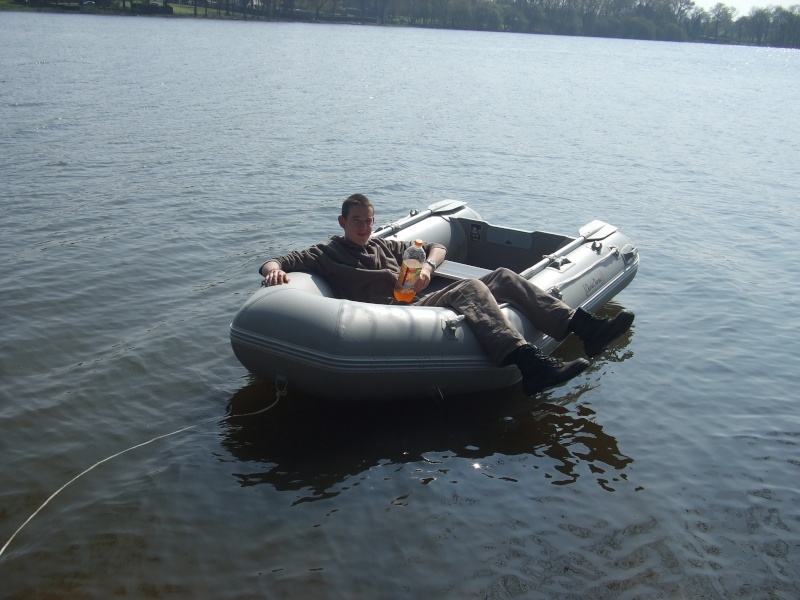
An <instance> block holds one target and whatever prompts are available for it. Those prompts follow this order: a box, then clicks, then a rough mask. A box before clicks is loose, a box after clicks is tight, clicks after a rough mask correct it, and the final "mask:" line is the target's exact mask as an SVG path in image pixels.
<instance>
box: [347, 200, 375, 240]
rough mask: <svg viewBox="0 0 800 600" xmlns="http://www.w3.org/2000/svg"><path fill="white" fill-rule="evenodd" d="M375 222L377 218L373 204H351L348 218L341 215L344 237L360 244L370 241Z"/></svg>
mask: <svg viewBox="0 0 800 600" xmlns="http://www.w3.org/2000/svg"><path fill="white" fill-rule="evenodd" d="M374 224H375V218H374V215H373V210H372V207H371V206H359V205H356V206H351V207H350V213H349V214H348V215H347V218H346V219H345V218H344V217H343V216H341V215H339V225H341V226H342V229H344V237H345V238H346V239H347V240H348V241H350V242H353V243H354V244H358V245H359V246H363V245H365V244H366V243H367V242H368V241H369V236H370V235H371V234H372V226H373V225H374Z"/></svg>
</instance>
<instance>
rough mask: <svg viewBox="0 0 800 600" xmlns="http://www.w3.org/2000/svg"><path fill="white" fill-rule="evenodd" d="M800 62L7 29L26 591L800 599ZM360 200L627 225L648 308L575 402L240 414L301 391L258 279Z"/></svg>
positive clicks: (304, 408) (2, 184)
mask: <svg viewBox="0 0 800 600" xmlns="http://www.w3.org/2000/svg"><path fill="white" fill-rule="evenodd" d="M798 81H800V53H799V52H797V51H790V50H779V49H762V48H743V47H723V46H706V45H689V44H662V43H649V42H648V43H645V42H635V41H622V40H599V39H598V40H595V39H581V38H560V37H547V36H526V35H512V34H490V33H476V32H455V31H428V30H415V29H400V28H383V27H358V26H328V25H307V24H279V23H252V22H248V23H244V22H218V21H212V22H206V21H202V20H199V19H198V20H168V19H148V18H118V17H93V16H80V15H51V14H13V13H0V159H1V160H0V201H1V202H2V211H1V212H0V231H2V236H1V237H0V257H1V258H2V265H3V275H2V279H1V280H0V282H2V283H1V285H2V292H1V294H0V323H2V345H1V346H0V377H2V386H0V394H1V395H0V472H2V485H1V487H0V544H4V546H2V547H3V550H2V553H0V554H2V555H0V581H1V582H2V584H0V588H1V589H2V591H1V592H0V596H2V597H3V598H9V599H21V598H70V599H72V598H109V597H130V598H142V597H148V598H286V597H291V598H336V599H339V598H387V599H395V598H414V599H417V598H452V599H461V598H471V597H476V598H509V597H515V598H518V597H521V598H587V597H591V598H700V597H702V598H787V599H788V598H797V597H798V596H800V584H798V582H800V516H798V515H799V512H798V507H800V487H799V486H798V483H797V482H798V481H800V454H798V445H800V416H798V404H797V402H798V400H797V389H798V384H800V376H799V375H798V368H797V367H798V359H797V356H798V354H800V343H798V329H800V317H798V314H799V313H800V311H798V308H800V307H799V306H798V296H800V284H798V270H797V266H796V265H797V256H796V253H795V250H796V248H797V239H798V234H797V225H798V222H799V221H800V208H798V189H800V119H798V118H797V107H798V106H800V86H798V85H797V82H798ZM353 192H364V193H366V194H368V195H370V196H371V197H372V199H373V201H374V202H375V203H376V204H377V206H378V214H377V220H378V221H379V222H387V221H390V220H393V219H395V218H397V217H399V216H402V215H404V214H406V213H407V211H408V210H409V209H412V208H424V207H425V206H427V205H428V204H430V203H432V202H434V201H438V200H442V199H445V198H457V199H461V200H465V201H467V202H468V203H469V204H470V206H472V207H473V208H475V209H476V210H477V211H478V212H480V213H481V214H482V215H483V216H484V217H485V218H487V219H488V220H490V221H492V222H496V223H502V224H511V225H516V226H518V227H520V228H537V229H544V230H548V231H554V232H559V233H566V234H570V235H574V234H576V233H577V229H578V228H579V227H580V226H581V225H583V224H585V223H586V222H588V221H590V220H592V219H595V218H599V219H603V220H605V221H608V222H610V223H613V224H615V225H617V226H618V227H619V228H620V229H621V230H622V231H624V232H625V233H626V234H627V235H628V236H630V237H631V239H632V240H633V241H634V243H636V244H637V246H638V248H639V250H640V252H641V257H642V263H641V268H640V271H639V274H638V276H637V278H636V279H635V280H634V282H633V284H632V285H631V286H630V287H629V288H628V289H626V290H625V291H624V292H623V293H622V294H621V295H620V296H618V297H617V298H616V300H615V303H616V304H617V305H618V306H624V307H626V308H628V309H631V310H633V311H634V312H636V314H637V318H636V322H635V324H634V327H633V329H632V331H631V332H630V334H628V335H626V336H624V337H623V338H622V339H621V340H620V341H619V342H618V343H617V344H616V345H615V346H614V347H612V348H611V349H610V350H609V351H608V352H606V353H605V354H603V355H602V356H601V357H599V358H597V359H596V360H594V361H593V362H592V366H591V368H590V369H589V370H588V371H587V372H586V373H585V374H583V375H582V376H580V377H578V378H576V379H575V380H573V381H571V382H569V383H568V384H566V385H563V386H560V387H558V388H556V389H553V390H551V391H549V392H548V393H546V394H544V395H543V396H542V397H541V398H539V399H537V400H530V399H527V398H525V397H523V396H522V394H521V391H520V390H519V389H510V390H501V391H498V392H495V393H492V394H487V395H484V396H481V397H467V398H455V399H450V400H448V401H445V402H440V403H433V402H407V403H397V404H390V405H386V404H378V405H374V406H373V405H369V404H367V405H363V404H331V403H327V402H324V401H320V400H315V399H312V398H305V397H301V396H299V395H298V394H296V393H293V392H292V390H291V389H289V390H288V394H287V395H286V396H284V397H281V398H280V399H279V401H278V403H277V405H276V406H274V408H272V409H270V410H269V411H266V412H263V413H261V414H258V415H254V416H244V417H239V418H228V415H230V414H232V413H235V414H247V413H253V412H258V411H261V410H263V409H265V408H267V407H269V406H271V405H272V404H273V403H274V402H275V400H276V398H277V393H276V390H275V388H274V386H273V384H272V382H267V381H260V380H256V379H253V378H251V377H250V376H249V375H248V374H247V372H246V371H245V370H244V369H243V368H242V367H241V365H240V364H239V363H238V362H237V361H236V359H235V357H234V356H233V353H232V351H231V349H230V344H229V339H228V326H229V323H230V321H231V319H232V317H233V315H234V314H235V312H236V311H237V310H238V308H239V306H240V305H241V304H242V303H243V302H244V300H245V299H246V298H247V297H248V295H249V294H250V293H252V292H253V291H255V290H256V289H257V288H258V285H259V283H260V280H259V277H258V275H257V273H256V269H257V268H258V266H259V265H260V264H261V262H262V261H263V260H265V259H266V258H269V257H271V256H274V255H276V254H279V253H283V252H286V251H288V250H290V249H295V248H301V247H305V246H307V245H310V244H312V243H315V242H317V241H320V240H322V239H324V238H325V237H326V236H327V235H328V234H331V233H335V232H336V230H337V229H338V227H337V225H336V221H335V218H336V215H337V211H338V209H339V206H340V204H341V200H342V199H343V198H344V197H345V196H347V195H349V194H350V193H353ZM558 352H559V353H560V354H561V355H563V356H573V355H577V354H579V353H580V346H579V345H578V344H576V343H575V342H574V341H568V342H567V343H566V344H565V345H564V346H562V348H560V349H559V351H558ZM348 385H359V382H358V381H352V382H350V383H348ZM380 394H381V390H380V389H376V390H375V396H376V397H379V396H380ZM184 428H186V429H184ZM161 436H166V437H161ZM148 442H149V443H148ZM141 444H144V445H141ZM140 445H141V446H140ZM120 453H121V454H120ZM106 459H108V460H106ZM87 469H90V470H89V471H86V470H87ZM70 482H71V483H70ZM67 483H69V485H67V487H65V488H63V489H62V486H64V485H65V484H67ZM59 490H60V491H59ZM53 494H55V495H53ZM48 499H49V502H47V501H48ZM45 503H46V504H45ZM32 516H33V518H31V519H30V520H29V521H27V520H28V519H29V518H30V517H32ZM23 525H24V526H23ZM20 527H22V528H21V529H20Z"/></svg>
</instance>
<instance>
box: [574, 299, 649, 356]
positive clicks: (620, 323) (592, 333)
mask: <svg viewBox="0 0 800 600" xmlns="http://www.w3.org/2000/svg"><path fill="white" fill-rule="evenodd" d="M633 317H634V314H633V313H632V312H631V311H629V310H622V311H620V312H619V314H617V316H615V317H614V318H613V319H611V318H608V317H597V316H595V315H593V314H592V313H590V312H586V311H585V310H583V309H582V308H579V309H578V310H576V311H575V314H574V315H573V316H572V320H571V321H570V322H569V330H570V331H571V332H573V333H574V334H575V335H577V336H578V338H580V340H581V341H582V342H583V349H584V351H585V352H586V356H588V357H590V358H591V357H592V356H597V355H598V354H600V353H601V352H602V351H603V350H605V349H606V347H607V346H608V345H609V344H610V343H611V342H613V341H614V340H615V339H617V338H618V337H619V336H621V335H622V334H623V333H625V332H626V331H628V329H630V328H631V324H632V323H633Z"/></svg>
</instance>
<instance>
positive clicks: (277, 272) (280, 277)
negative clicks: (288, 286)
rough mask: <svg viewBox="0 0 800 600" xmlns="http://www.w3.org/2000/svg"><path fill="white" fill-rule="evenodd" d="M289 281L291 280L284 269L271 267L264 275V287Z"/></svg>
mask: <svg viewBox="0 0 800 600" xmlns="http://www.w3.org/2000/svg"><path fill="white" fill-rule="evenodd" d="M289 281H291V280H290V279H289V276H288V275H287V274H286V272H285V271H284V270H283V269H271V270H269V271H267V274H266V275H264V287H269V286H271V285H281V284H283V283H289Z"/></svg>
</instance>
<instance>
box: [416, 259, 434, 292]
mask: <svg viewBox="0 0 800 600" xmlns="http://www.w3.org/2000/svg"><path fill="white" fill-rule="evenodd" d="M431 275H433V267H432V266H430V265H429V264H428V263H425V264H424V265H422V271H420V272H419V279H417V282H416V283H415V284H414V292H415V293H417V294H419V293H420V292H421V291H422V290H424V289H425V288H426V287H428V285H429V284H430V282H431Z"/></svg>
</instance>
